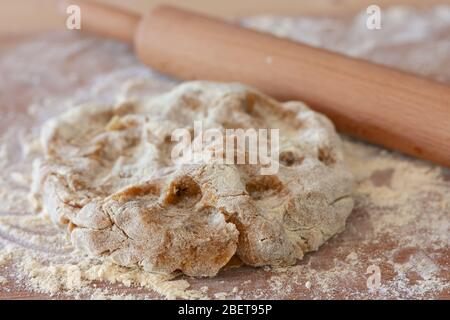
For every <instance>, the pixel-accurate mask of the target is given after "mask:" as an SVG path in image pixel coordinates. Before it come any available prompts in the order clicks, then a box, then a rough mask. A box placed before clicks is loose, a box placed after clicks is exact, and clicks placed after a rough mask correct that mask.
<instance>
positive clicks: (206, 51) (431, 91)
mask: <svg viewBox="0 0 450 320" xmlns="http://www.w3.org/2000/svg"><path fill="white" fill-rule="evenodd" d="M128 18H129V17H128ZM128 18H124V19H125V20H127V19H128ZM88 20H89V19H88ZM97 29H98V28H97ZM97 31H98V30H97ZM133 31H134V30H133ZM127 34H129V33H127ZM134 44H135V49H136V53H137V55H138V56H139V58H140V59H141V60H142V61H143V62H144V63H146V64H148V65H149V66H151V67H152V68H154V69H157V70H159V71H161V72H163V73H166V74H169V75H172V76H174V77H177V78H181V79H186V80H192V79H205V80H214V81H239V82H243V83H245V84H248V85H250V86H253V87H255V88H257V89H259V90H261V91H263V92H265V93H267V94H269V95H271V96H273V97H275V98H277V99H280V100H302V101H305V102H306V103H308V104H309V105H311V107H313V108H314V109H315V110H317V111H319V112H323V113H324V114H326V115H327V116H328V117H330V118H331V119H332V120H333V122H334V123H335V125H336V127H337V129H338V130H339V131H341V132H344V133H348V134H350V135H353V136H355V137H359V138H362V139H364V140H367V141H369V142H373V143H376V144H379V145H382V146H385V147H388V148H391V149H396V150H400V151H402V152H404V153H407V154H410V155H414V156H417V157H419V158H422V159H427V160H431V161H434V162H437V163H439V164H442V165H446V166H450V88H449V87H448V86H446V85H444V84H440V83H437V82H434V81H431V80H427V79H425V78H421V77H417V76H414V75H412V74H409V73H406V72H401V71H397V70H394V69H390V68H387V67H384V66H380V65H377V64H373V63H370V62H367V61H363V60H359V59H354V58H350V57H346V56H344V55H340V54H337V53H332V52H329V51H326V50H322V49H318V48H313V47H310V46H306V45H302V44H300V43H295V42H292V41H289V40H286V39H281V38H277V37H275V36H272V35H268V34H264V33H260V32H257V31H252V30H249V29H245V28H242V27H239V26H237V25H235V24H231V23H226V22H224V21H220V20H216V19H212V18H209V17H206V16H203V15H199V14H195V13H192V12H187V11H184V10H180V9H176V8H173V7H170V6H160V7H157V8H156V9H154V10H153V11H151V12H150V13H149V14H148V15H146V16H144V17H143V18H142V19H141V21H140V23H139V26H138V27H137V30H136V33H135V37H134ZM449 54H450V53H449Z"/></svg>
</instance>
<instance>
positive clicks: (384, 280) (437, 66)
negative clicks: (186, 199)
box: [0, 7, 450, 299]
mask: <svg viewBox="0 0 450 320" xmlns="http://www.w3.org/2000/svg"><path fill="white" fill-rule="evenodd" d="M245 24H246V25H249V26H252V27H257V28H260V29H264V30H271V31H273V32H275V33H277V34H278V35H282V36H283V35H284V36H289V37H293V38H295V39H298V40H302V41H305V42H308V43H310V44H313V45H317V46H324V47H327V48H335V49H337V50H339V51H341V52H346V53H348V54H352V55H355V56H362V57H367V58H369V59H372V60H374V61H377V62H385V63H387V64H390V65H393V66H397V67H400V68H402V69H406V70H411V71H414V72H417V73H420V74H422V75H425V76H429V77H432V78H435V79H439V80H441V81H444V82H446V83H450V61H449V59H450V36H449V35H450V8H448V7H441V8H439V9H434V10H433V11H428V12H424V13H416V12H414V11H408V10H403V9H402V10H400V9H394V10H390V11H389V12H386V13H385V15H384V16H383V24H384V25H383V29H382V30H380V31H369V30H367V29H365V27H364V25H365V20H364V15H361V16H360V17H359V18H355V19H354V20H353V21H351V22H350V21H338V20H329V19H300V18H295V19H294V18H293V19H287V18H273V17H255V18H250V19H247V20H246V21H245ZM304 30H308V32H304ZM0 54H1V56H0V73H1V74H2V77H1V78H0V91H1V93H0V108H1V110H2V117H1V119H0V132H1V144H0V166H1V169H2V170H0V171H1V173H0V175H1V180H0V199H1V201H0V206H1V207H0V297H3V298H14V297H30V298H47V297H51V296H54V297H55V296H56V297H61V298H62V297H80V298H130V299H135V298H138V299H139V298H164V297H169V298H176V297H181V298H244V299H245V298H274V299H280V298H281V299H282V298H289V299H302V298H313V299H315V298H450V287H449V281H450V271H449V264H450V250H449V236H448V235H449V231H450V230H449V220H450V171H449V170H448V169H443V168H441V167H438V166H434V165H432V164H430V163H427V162H423V161H419V160H413V159H411V158H408V157H404V156H401V155H399V154H396V153H391V152H387V151H385V150H383V149H381V148H378V147H374V146H369V145H367V144H364V143H361V142H357V141H355V140H351V139H349V138H344V139H345V144H344V146H345V153H346V158H347V161H348V163H349V164H350V167H351V169H352V171H353V172H354V174H355V175H356V178H357V182H358V187H357V190H356V194H355V199H356V208H355V210H354V211H353V213H352V214H351V216H350V217H349V219H348V222H347V228H346V230H345V231H344V232H343V233H342V234H340V235H338V236H336V237H334V238H333V239H332V240H330V241H329V242H328V243H326V244H325V245H324V246H322V247H321V248H320V250H319V251H317V252H314V253H310V254H307V255H306V257H305V259H304V260H302V261H301V262H300V263H299V264H298V265H297V266H295V267H292V268H286V269H279V270H268V269H267V270H264V269H256V268H250V267H240V268H230V269H227V270H225V271H223V272H221V273H220V274H219V276H218V277H216V278H212V279H191V278H185V277H179V278H176V279H173V280H172V281H167V279H166V278H164V277H161V276H158V275H153V274H149V273H145V272H142V271H140V270H136V269H124V268H119V267H117V266H115V265H112V264H108V263H102V262H100V261H97V260H94V259H89V258H87V257H85V256H83V255H82V254H81V253H78V252H74V251H73V248H72V247H71V245H70V241H69V240H68V239H67V238H66V235H65V234H66V233H65V231H63V230H62V231H61V230H58V229H57V228H56V227H55V226H53V224H52V223H51V222H50V221H49V219H48V218H46V217H44V216H42V215H36V214H34V213H33V208H32V202H30V201H29V200H28V188H29V184H30V181H29V173H30V172H31V165H30V163H31V160H32V159H33V158H34V157H36V156H37V155H38V154H39V152H38V151H39V147H38V144H37V143H36V141H35V138H36V137H37V134H38V129H39V125H40V124H41V123H42V122H43V121H44V120H45V119H47V118H48V117H50V116H52V115H55V114H59V113H61V112H62V111H63V110H66V109H67V108H68V107H70V106H71V105H75V104H77V103H81V102H84V101H88V100H93V99H94V100H99V101H109V100H111V98H113V97H114V98H115V97H117V96H122V97H123V99H125V98H130V97H137V96H139V97H141V96H143V95H152V94H155V93H157V92H161V91H164V90H167V89H169V88H171V87H172V86H173V85H174V84H175V82H174V81H173V80H170V79H167V78H165V77H162V76H160V75H157V74H156V73H154V72H152V71H149V70H148V69H146V68H145V67H143V66H141V65H140V64H138V63H137V61H136V60H135V58H134V56H133V55H132V54H131V52H130V49H129V48H128V47H126V46H125V45H122V44H118V43H114V42H110V41H106V40H101V39H94V38H91V37H87V36H79V35H78V34H75V33H72V34H71V33H60V34H51V35H44V36H41V37H39V38H34V39H28V40H24V41H23V42H22V43H21V44H19V45H18V46H16V47H15V48H13V49H11V48H10V49H8V50H7V51H3V52H1V53H0ZM393 107H395V106H393ZM370 266H372V268H373V266H375V267H379V268H380V271H381V283H380V285H381V286H380V287H379V288H378V289H377V288H373V289H369V288H368V286H367V279H368V277H369V276H370V275H369V274H366V272H367V269H368V268H369V267H370ZM111 283H114V284H111Z"/></svg>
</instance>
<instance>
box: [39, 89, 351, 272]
mask: <svg viewBox="0 0 450 320" xmlns="http://www.w3.org/2000/svg"><path fill="white" fill-rule="evenodd" d="M198 120H201V121H203V126H204V129H208V128H217V129H220V130H223V129H225V128H244V129H245V128H255V129H257V128H267V129H270V128H277V129H280V168H279V172H278V173H277V174H276V175H271V176H262V175H260V174H259V172H260V170H259V169H260V168H259V166H258V165H224V164H218V163H211V164H198V165H193V164H188V163H184V164H183V163H179V162H177V163H176V164H175V163H173V162H172V160H171V156H170V155H171V149H172V147H173V144H174V143H173V142H172V141H171V139H170V138H171V134H172V132H173V131H174V130H175V129H178V128H187V129H189V130H192V129H193V124H194V121H198ZM195 138H197V137H194V139H195ZM41 139H42V144H43V146H44V149H45V157H44V158H43V159H41V160H39V161H37V162H36V163H35V168H34V169H35V170H34V185H33V189H34V192H35V193H37V194H38V195H39V197H40V199H41V202H42V207H43V209H44V210H45V211H46V212H47V213H48V214H49V215H50V217H51V218H52V220H53V221H54V222H55V223H57V224H60V225H62V226H67V228H68V230H69V231H68V232H70V236H71V239H72V242H73V244H74V245H75V246H76V247H77V248H79V249H82V250H84V251H86V252H87V253H89V254H90V255H93V256H99V257H104V258H107V259H111V260H112V261H114V262H115V263H117V264H119V265H122V266H140V267H142V268H144V269H145V270H148V271H152V272H160V273H172V272H175V271H181V272H183V273H184V274H187V275H190V276H214V275H216V274H217V273H218V271H219V270H220V269H221V268H222V267H223V266H225V265H226V264H227V263H228V262H229V260H230V259H231V258H232V257H233V256H234V255H237V256H238V257H239V258H240V259H241V260H242V261H243V262H244V263H245V264H248V265H251V266H263V265H271V266H279V265H292V264H294V263H296V261H297V260H298V259H301V258H302V257H303V255H304V253H305V252H308V251H314V250H317V249H318V248H319V246H320V245H321V244H323V243H324V242H325V241H326V240H327V239H329V238H330V237H332V236H333V235H334V234H336V233H338V232H340V231H342V230H343V229H344V226H345V220H346V218H347V217H348V215H349V214H350V212H351V210H352V208H353V200H352V198H351V193H352V188H353V178H352V176H351V174H350V173H349V171H348V170H347V168H346V166H345V163H344V160H343V156H342V150H341V143H340V139H339V137H338V135H337V134H336V132H335V130H334V127H333V125H332V123H331V122H330V121H329V120H328V119H327V118H326V117H324V116H323V115H321V114H318V113H316V112H314V111H312V110H310V109H309V108H308V107H307V106H306V105H305V104H303V103H301V102H286V103H279V102H277V101H275V100H273V99H271V98H269V97H267V96H265V95H263V94H261V93H259V92H257V91H255V90H253V89H250V88H247V87H245V86H243V85H240V84H219V83H213V82H204V81H196V82H187V83H184V84H181V85H179V86H178V87H176V88H175V89H173V90H172V91H170V92H168V93H166V94H163V95H160V96H156V97H153V98H151V99H148V100H143V101H136V102H128V103H121V104H118V105H115V106H100V105H96V104H86V105H83V106H80V107H77V108H73V109H71V110H70V111H68V112H66V113H65V114H63V115H61V116H59V117H56V118H54V119H51V120H50V121H48V122H47V123H46V124H45V126H44V127H43V129H42V133H41Z"/></svg>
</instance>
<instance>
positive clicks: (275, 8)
mask: <svg viewBox="0 0 450 320" xmlns="http://www.w3.org/2000/svg"><path fill="white" fill-rule="evenodd" d="M105 1H106V0H105ZM105 1H103V2H105ZM37 2H39V12H41V14H38V15H35V14H32V12H34V11H33V10H34V8H36V4H37ZM109 2H112V3H116V4H119V3H123V2H121V1H118V0H117V1H116V0H110V1H109ZM159 2H162V1H155V0H152V1H140V0H133V1H128V2H127V4H128V5H129V8H130V9H132V10H134V11H138V12H141V11H144V10H146V9H147V8H149V7H151V6H152V5H154V4H155V3H159ZM171 2H174V1H171ZM275 2H276V4H275ZM376 2H377V3H379V4H381V6H383V7H386V6H390V5H395V4H399V3H400V4H401V3H408V4H412V5H415V6H419V7H420V6H424V5H429V4H431V3H448V4H450V0H442V1H434V0H432V1H419V0H411V1H393V0H389V1H388V0H385V1H376ZM372 3H374V1H366V0H363V1H356V0H341V1H337V0H334V1H333V0H318V1H287V0H282V1H265V0H251V1H245V2H243V1H234V0H231V1H230V0H229V1H226V2H225V1H224V2H218V1H214V4H213V2H212V1H208V0H196V1H190V2H189V4H186V2H185V3H184V4H183V5H184V6H188V7H193V8H200V9H201V10H202V11H205V12H210V13H215V14H218V15H222V16H238V15H248V14H254V13H263V12H270V13H280V14H312V15H321V16H322V15H323V16H329V15H342V14H350V13H353V12H355V11H357V10H360V9H361V8H364V7H365V6H367V4H372ZM425 3H426V4H425ZM33 4H34V5H33ZM53 6H54V3H53V1H49V0H46V1H40V0H39V1H37V0H27V1H24V0H14V1H2V3H1V4H0V9H1V10H0V55H1V54H2V52H6V51H9V50H11V49H12V48H14V46H16V45H17V44H18V43H20V42H21V41H23V39H24V37H25V38H27V37H28V36H26V35H27V34H29V33H35V32H41V31H45V30H50V29H55V28H56V29H58V28H61V25H60V23H61V22H60V20H59V19H58V18H56V16H55V15H54V14H53V13H54V7H53ZM52 12H53V13H52ZM44 17H45V18H44ZM0 57H1V56H0ZM70 63H71V64H70V65H69V66H67V68H68V69H70V68H72V69H73V68H75V67H76V66H75V62H70ZM88 71H89V70H85V71H82V72H81V74H84V73H86V74H88ZM83 76H84V75H82V76H81V79H83ZM81 81H82V80H81ZM0 89H1V88H0ZM16 89H17V88H16ZM17 90H18V89H17ZM20 90H26V89H20ZM63 91H64V90H63ZM66 91H67V88H66ZM56 92H57V90H55V93H56ZM57 93H58V94H59V93H61V92H57ZM9 94H10V98H11V99H13V100H14V99H16V100H17V101H16V102H17V104H16V107H17V110H19V111H20V110H24V109H25V108H26V106H27V104H28V103H29V102H30V100H29V99H28V97H27V92H26V91H16V92H10V93H9ZM14 97H16V98H14ZM13 100H11V101H13ZM3 101H5V100H3ZM0 107H4V106H3V105H0ZM379 152H380V151H379V150H378V149H376V151H373V154H374V156H375V154H378V153H379ZM395 157H398V159H399V160H398V161H408V162H409V161H410V160H404V159H403V157H402V156H395ZM372 160H373V159H369V158H368V159H366V160H364V159H362V158H361V159H359V160H358V161H361V162H363V161H367V163H368V164H369V165H370V163H371V161H372ZM418 166H419V167H418V168H421V169H423V167H424V166H425V167H427V168H430V169H429V170H432V169H433V168H434V166H433V165H431V164H419V165H418ZM395 170H396V169H394V168H392V170H391V169H389V168H388V169H386V168H383V169H382V170H381V169H374V170H373V172H371V174H370V175H368V176H367V177H366V178H364V179H361V181H359V183H362V184H364V183H372V184H375V185H380V186H385V185H386V186H388V185H389V184H390V183H391V179H392V176H393V175H395ZM401 174H404V173H403V172H402V173H401ZM439 179H441V180H442V181H443V182H442V188H443V189H442V190H444V191H445V190H449V188H450V172H449V171H448V170H447V169H443V171H442V173H441V176H440V178H439ZM443 194H444V193H443ZM435 196H436V195H433V194H430V195H428V194H427V195H425V196H424V198H423V199H422V200H421V201H422V204H423V205H427V204H430V205H431V204H433V203H434V202H433V201H435V200H434V199H435ZM446 208H447V209H443V210H447V211H445V212H444V211H441V212H438V213H437V214H438V216H439V217H445V216H447V218H448V215H450V212H449V211H448V210H449V207H448V206H447V207H446ZM383 210H385V209H383V208H379V207H376V206H375V207H367V206H365V205H362V204H360V205H358V206H357V208H356V209H355V211H354V212H353V213H352V215H351V216H350V218H349V221H348V226H347V229H346V231H345V232H344V233H342V234H340V235H339V236H337V237H335V238H333V239H332V240H331V241H330V242H328V243H327V244H325V245H324V246H323V247H322V248H321V249H320V250H319V251H318V252H316V253H314V254H310V255H307V256H306V258H305V259H304V260H303V261H302V262H301V263H300V264H299V267H302V266H304V267H305V268H310V267H313V268H315V269H316V270H317V272H318V273H317V275H318V276H320V274H321V273H320V272H324V274H325V273H326V272H327V270H330V268H332V266H331V261H330V258H329V257H330V256H333V257H334V258H333V259H335V260H336V259H338V260H340V261H343V262H345V261H347V262H348V261H349V256H351V255H352V254H353V252H358V255H359V257H360V258H361V259H364V260H363V261H364V263H362V264H356V265H352V264H351V263H350V264H349V268H350V267H353V268H355V270H358V272H360V274H361V275H362V276H355V277H354V278H350V280H349V278H345V279H340V280H339V279H338V280H337V281H338V282H339V283H338V284H336V285H339V286H341V288H343V287H346V286H349V287H352V288H353V289H355V290H356V289H358V290H359V291H358V294H354V295H353V294H350V293H349V292H348V291H346V290H345V288H344V289H342V292H336V291H333V290H330V291H329V292H326V293H321V292H320V288H317V290H318V291H314V294H312V291H308V290H306V289H305V287H304V284H305V282H301V283H300V282H299V284H295V285H291V286H290V284H289V282H290V280H289V278H287V279H286V278H283V277H281V276H280V277H279V278H277V277H278V275H277V274H276V273H267V272H265V271H263V270H262V269H258V270H255V269H253V268H246V267H244V268H239V269H231V270H229V271H227V272H225V273H224V274H221V276H220V277H218V278H217V279H214V280H211V281H209V283H208V286H209V287H210V289H211V290H212V291H213V292H220V291H221V289H222V287H223V286H224V282H225V283H226V284H227V287H231V288H233V287H234V286H237V287H238V286H239V284H240V283H242V279H245V278H251V279H252V280H253V282H252V283H251V284H247V287H248V288H247V291H245V293H244V294H242V297H243V298H252V297H254V296H252V292H256V291H258V290H262V292H263V297H265V298H267V297H274V298H288V299H295V298H399V297H400V298H401V297H408V295H407V294H403V295H402V294H400V295H399V296H396V295H395V294H393V295H391V296H389V293H386V295H378V294H374V293H368V292H367V287H366V279H367V276H364V274H365V271H366V268H367V266H368V265H370V263H369V261H371V259H372V258H373V257H379V256H380V252H383V251H386V250H388V251H389V252H394V251H395V254H394V257H393V259H394V261H395V262H396V263H401V262H402V261H408V259H410V258H411V259H412V258H413V257H415V256H416V254H419V256H420V255H421V254H422V253H423V254H424V256H425V257H432V256H433V257H434V256H437V257H438V258H436V259H435V260H436V261H437V263H438V264H440V266H441V267H442V268H443V269H442V274H440V277H443V278H444V279H448V280H449V281H450V275H449V270H448V266H449V261H450V257H449V250H448V247H447V248H446V247H442V248H438V249H436V248H434V249H433V248H431V247H430V248H419V247H415V246H414V245H411V246H410V247H408V246H406V247H404V248H403V247H400V248H398V250H397V246H399V242H398V240H396V239H383V240H382V242H381V243H380V242H379V239H378V238H377V237H378V236H379V235H375V234H374V233H373V230H372V228H373V226H372V225H371V224H370V223H369V222H368V220H370V219H371V218H370V219H369V216H370V215H377V214H378V215H382V214H383ZM386 210H389V209H386ZM389 214H392V212H391V213H389ZM426 216H427V212H425V211H424V212H423V213H420V214H418V215H417V216H416V217H415V218H416V219H419V220H420V219H422V220H423V219H427V218H426ZM447 222H448V220H447ZM412 230H413V232H412ZM399 232H404V233H405V237H406V236H407V235H410V234H411V233H414V232H421V231H420V230H418V229H417V230H416V229H414V228H413V226H411V225H408V226H407V227H405V228H404V229H401V231H399ZM372 240H373V241H372ZM337 247H339V250H338V251H336V248H337ZM380 261H381V263H380V267H381V269H382V272H383V280H384V281H394V280H395V271H394V267H393V265H390V264H388V263H385V262H383V261H382V260H380ZM298 270H301V269H298ZM301 272H303V271H301ZM304 276H305V279H306V275H305V274H304ZM347 276H348V275H347ZM409 277H410V278H409V280H408V281H410V282H411V283H415V282H417V281H421V280H422V279H421V278H420V277H421V275H418V274H416V273H410V274H409ZM268 279H269V280H270V281H272V280H271V279H274V280H273V281H272V285H274V286H275V287H276V286H281V288H283V287H286V288H287V287H289V288H290V291H289V290H285V292H283V290H281V291H280V292H276V293H271V291H270V290H271V289H268V288H267V287H266V284H267V282H268ZM305 281H306V280H305ZM346 281H349V283H346ZM190 282H191V285H192V287H193V288H199V287H201V286H202V285H204V284H205V282H204V280H197V279H194V280H191V281H190ZM273 283H275V284H273ZM277 283H278V284H277ZM103 285H105V286H107V284H103ZM313 285H314V284H313ZM339 286H338V287H339ZM261 288H262V289H261ZM264 290H265V291H264ZM312 290H315V289H314V288H313V289H312ZM132 291H133V292H134V293H136V294H138V295H139V294H142V295H143V294H146V295H148V294H150V295H151V296H153V297H155V298H156V297H159V296H158V295H155V294H154V293H149V292H148V290H142V291H139V290H134V289H133V290H132ZM271 294H272V295H271ZM48 297H49V296H48V295H45V294H40V293H33V292H29V291H27V290H23V289H22V288H19V287H15V286H14V285H8V286H3V287H1V286H0V299H2V298H4V299H5V298H6V299H14V298H32V299H33V298H48ZM423 297H425V298H440V299H449V298H450V290H449V289H448V288H444V289H442V290H438V291H435V292H431V293H430V294H426V295H424V296H423Z"/></svg>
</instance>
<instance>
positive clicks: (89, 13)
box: [66, 0, 141, 43]
mask: <svg viewBox="0 0 450 320" xmlns="http://www.w3.org/2000/svg"><path fill="white" fill-rule="evenodd" d="M66 3H67V4H71V5H77V6H79V7H80V12H81V30H82V31H86V32H89V33H92V34H96V35H98V36H102V37H107V38H113V39H116V40H119V41H123V42H128V43H133V42H134V36H135V34H136V29H137V27H138V25H139V21H140V20H141V17H140V16H139V15H137V14H133V13H131V12H127V11H124V10H119V9H117V8H114V7H111V6H106V5H99V4H96V3H93V2H88V1H84V0H71V1H70V2H66Z"/></svg>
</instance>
